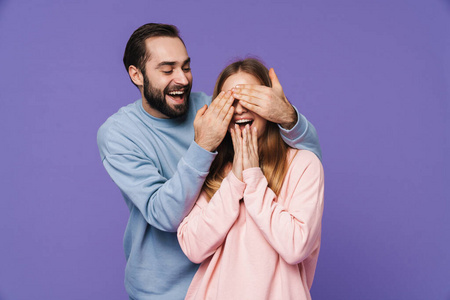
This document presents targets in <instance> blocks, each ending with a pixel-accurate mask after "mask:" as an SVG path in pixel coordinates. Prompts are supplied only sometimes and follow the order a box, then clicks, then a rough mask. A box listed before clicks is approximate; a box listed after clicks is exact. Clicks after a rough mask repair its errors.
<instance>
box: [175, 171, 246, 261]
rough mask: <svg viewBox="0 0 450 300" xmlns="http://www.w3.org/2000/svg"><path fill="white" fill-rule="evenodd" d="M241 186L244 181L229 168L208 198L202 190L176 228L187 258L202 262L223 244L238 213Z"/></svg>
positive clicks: (241, 193) (243, 187) (241, 195)
mask: <svg viewBox="0 0 450 300" xmlns="http://www.w3.org/2000/svg"><path fill="white" fill-rule="evenodd" d="M244 189H245V183H243V182H241V181H240V180H239V179H237V178H236V177H235V176H234V174H233V172H231V171H230V172H229V174H228V176H227V177H225V179H224V180H223V181H222V184H221V185H220V188H219V189H218V190H217V192H216V193H215V194H214V196H213V197H212V198H211V200H210V201H209V202H208V201H207V198H206V194H205V193H204V192H203V193H202V194H201V195H200V198H199V199H198V200H197V202H196V204H195V205H194V208H193V209H192V211H191V212H190V213H189V215H188V216H187V217H186V218H185V219H184V221H183V222H182V223H181V225H180V227H179V228H178V242H179V243H180V246H181V249H182V250H183V252H184V254H186V256H187V257H188V258H189V260H191V261H192V262H194V263H201V262H203V261H204V260H205V259H207V258H208V257H209V256H211V255H212V254H214V252H215V251H216V250H217V248H219V247H220V246H221V245H222V244H223V242H224V240H225V238H226V236H227V234H228V231H229V230H230V228H231V227H232V226H233V224H234V222H235V221H236V219H237V217H238V215H239V201H240V200H241V199H242V197H243V194H244Z"/></svg>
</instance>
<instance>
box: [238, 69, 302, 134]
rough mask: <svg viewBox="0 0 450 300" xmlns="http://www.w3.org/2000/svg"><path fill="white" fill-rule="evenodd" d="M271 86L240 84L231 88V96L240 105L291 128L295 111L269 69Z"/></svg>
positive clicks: (295, 114) (294, 118)
mask: <svg viewBox="0 0 450 300" xmlns="http://www.w3.org/2000/svg"><path fill="white" fill-rule="evenodd" d="M269 77H270V79H271V80H272V87H271V88H270V87H267V86H263V85H254V84H241V85H237V86H236V87H235V88H233V89H232V91H233V98H235V99H238V100H239V101H240V103H241V105H242V106H244V107H245V108H247V109H249V110H251V111H253V112H255V113H257V114H258V115H260V116H261V117H263V118H264V119H266V120H269V121H271V122H274V123H278V124H280V125H281V127H283V128H285V129H291V128H292V127H294V125H295V124H296V123H297V113H296V112H295V109H294V108H293V107H292V105H291V104H290V103H289V101H288V99H287V98H286V96H285V95H284V92H283V88H282V87H281V84H280V81H279V80H278V77H277V75H276V74H275V71H274V70H273V69H272V68H271V69H270V70H269Z"/></svg>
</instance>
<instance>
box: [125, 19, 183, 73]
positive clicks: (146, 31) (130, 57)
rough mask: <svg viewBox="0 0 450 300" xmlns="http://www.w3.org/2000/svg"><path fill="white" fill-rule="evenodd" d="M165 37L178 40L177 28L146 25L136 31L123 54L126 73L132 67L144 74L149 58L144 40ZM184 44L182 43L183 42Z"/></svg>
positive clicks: (153, 24) (162, 25) (167, 25)
mask: <svg viewBox="0 0 450 300" xmlns="http://www.w3.org/2000/svg"><path fill="white" fill-rule="evenodd" d="M157 36H165V37H174V38H179V39H180V40H181V42H183V40H182V39H181V37H180V33H179V31H178V28H177V27H176V26H174V25H169V24H159V23H148V24H145V25H142V26H141V27H139V28H138V29H136V30H135V31H134V32H133V34H132V35H131V37H130V39H129V40H128V43H127V46H126V47H125V53H124V54H123V64H124V65H125V69H126V70H127V72H128V68H129V67H130V66H131V65H133V66H135V67H136V68H138V69H139V70H140V71H141V72H142V73H144V72H145V63H146V62H147V60H148V59H149V58H150V53H148V52H147V47H146V45H145V40H146V39H148V38H151V37H157ZM183 44H184V42H183Z"/></svg>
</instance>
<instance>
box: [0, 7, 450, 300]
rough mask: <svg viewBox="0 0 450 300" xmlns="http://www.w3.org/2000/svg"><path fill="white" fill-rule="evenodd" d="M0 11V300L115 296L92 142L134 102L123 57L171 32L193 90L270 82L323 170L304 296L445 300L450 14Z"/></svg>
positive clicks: (118, 286) (113, 206)
mask: <svg viewBox="0 0 450 300" xmlns="http://www.w3.org/2000/svg"><path fill="white" fill-rule="evenodd" d="M211 2H212V1H195V2H194V1H181V0H180V1H105V0H104V1H77V2H75V1H73V2H72V1H56V0H55V1H34V2H32V1H12V0H0V74H1V77H0V79H1V80H0V99H1V101H0V112H1V118H0V128H1V133H0V141H1V147H0V154H1V156H0V159H1V167H0V175H1V180H0V188H1V191H2V196H1V200H0V238H1V242H0V299H1V300H21V299H46V300H49V299H50V300H53V299H68V300H72V299H126V293H125V291H124V287H123V276H124V266H125V258H124V253H123V249H122V236H123V232H124V230H125V225H126V222H127V217H128V212H127V208H126V206H125V203H124V201H123V199H122V197H121V195H120V192H119V190H118V189H117V188H116V186H115V185H114V183H113V182H112V181H111V180H110V178H109V176H108V175H107V173H106V171H105V170H104V169H103V166H102V164H101V162H100V157H99V154H98V150H97V145H96V132H97V129H98V127H99V126H100V125H101V124H102V123H103V122H104V121H105V119H106V118H107V117H108V116H110V115H111V114H113V113H114V112H116V111H117V110H118V109H119V108H120V107H121V106H123V105H126V104H128V103H130V102H132V101H134V100H136V99H138V98H139V94H138V91H137V89H136V88H135V87H134V86H133V85H132V84H131V83H130V81H129V79H128V76H127V74H126V72H125V69H124V67H123V65H122V62H121V59H122V55H123V50H124V47H125V44H126V42H127V40H128V38H129V36H130V35H131V33H132V32H133V31H134V30H135V29H136V28H137V27H139V26H140V25H142V24H144V23H147V22H164V23H173V24H176V25H177V26H178V27H179V28H180V30H181V34H182V36H183V38H184V39H185V42H186V45H187V48H188V51H189V55H190V56H191V57H192V69H193V74H194V88H193V89H194V91H205V92H206V93H208V94H211V93H212V88H213V84H214V81H215V78H216V76H217V75H218V73H219V71H220V70H221V69H222V68H223V67H224V66H225V65H226V64H227V63H228V62H229V61H230V60H231V59H232V58H234V57H237V56H245V55H247V54H254V55H257V56H259V57H260V58H262V59H263V60H264V61H265V62H266V64H267V65H269V66H273V67H275V70H276V71H277V74H278V76H279V78H280V81H281V83H282V85H283V88H284V90H285V92H286V94H287V96H288V98H289V99H290V100H291V101H292V102H293V103H294V104H295V105H296V106H297V107H298V108H299V110H300V111H301V112H302V113H304V114H305V115H306V116H307V117H308V118H309V119H310V120H311V121H312V122H313V124H314V125H315V126H316V128H317V130H318V132H319V135H320V140H321V144H322V149H323V163H324V166H325V171H326V195H325V197H326V198H325V201H326V206H325V212H324V221H323V236H322V245H323V246H322V250H321V254H320V258H319V264H318V268H317V272H316V277H315V282H314V285H313V289H312V294H313V298H314V299H316V300H317V299H445V300H448V299H450V217H449V213H450V190H449V185H450V180H449V179H450V176H449V168H450V163H449V158H448V154H449V153H450V149H449V148H450V146H449V145H450V142H449V137H450V130H449V128H450V124H449V117H450V109H449V102H450V2H449V1H444V0H377V1H360V0H341V1H335V0H322V1H277V2H275V1H267V0H264V1H261V0H260V1H256V0H255V1H245V3H242V2H241V1H235V0H233V1H221V2H217V3H211Z"/></svg>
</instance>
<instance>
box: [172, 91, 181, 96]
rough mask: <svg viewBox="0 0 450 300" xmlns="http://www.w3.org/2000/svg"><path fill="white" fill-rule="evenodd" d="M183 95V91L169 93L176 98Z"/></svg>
mask: <svg viewBox="0 0 450 300" xmlns="http://www.w3.org/2000/svg"><path fill="white" fill-rule="evenodd" d="M183 94H184V91H173V92H169V95H173V96H176V95H183Z"/></svg>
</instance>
